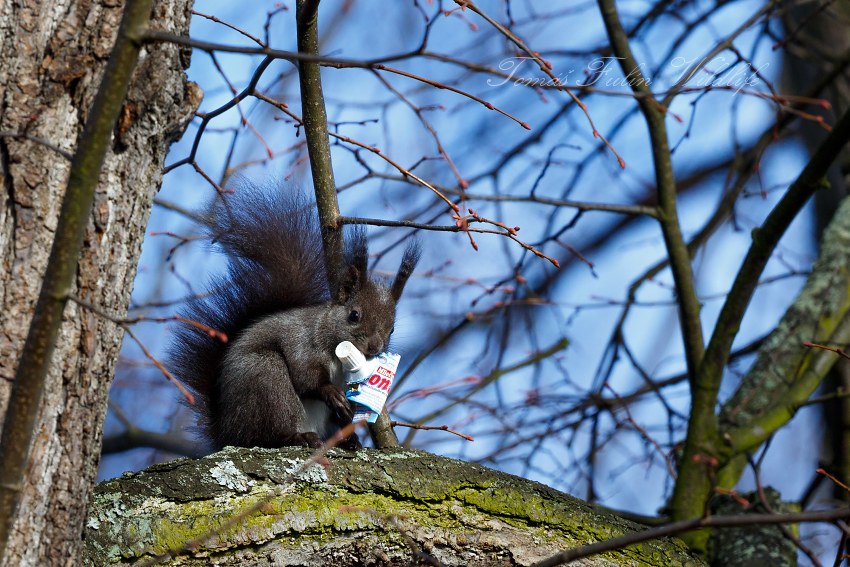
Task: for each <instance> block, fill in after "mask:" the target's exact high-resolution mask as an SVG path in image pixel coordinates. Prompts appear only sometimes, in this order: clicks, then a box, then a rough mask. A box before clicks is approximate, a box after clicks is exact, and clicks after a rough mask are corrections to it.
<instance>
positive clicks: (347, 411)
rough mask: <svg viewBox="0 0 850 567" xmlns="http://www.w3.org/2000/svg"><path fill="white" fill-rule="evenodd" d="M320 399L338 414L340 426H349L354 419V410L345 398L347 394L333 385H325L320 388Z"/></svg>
mask: <svg viewBox="0 0 850 567" xmlns="http://www.w3.org/2000/svg"><path fill="white" fill-rule="evenodd" d="M319 397H320V398H321V400H322V401H323V402H325V404H327V406H328V407H329V408H330V409H331V410H332V411H333V412H334V413H335V414H336V417H337V421H338V423H339V424H340V425H348V424H349V423H351V418H352V417H354V408H352V407H351V402H349V401H348V398H346V397H345V393H344V392H343V391H342V390H340V389H339V387H337V386H334V385H333V384H324V385H322V386H321V387H320V388H319Z"/></svg>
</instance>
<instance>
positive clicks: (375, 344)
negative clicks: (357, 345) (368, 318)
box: [366, 339, 384, 356]
mask: <svg viewBox="0 0 850 567" xmlns="http://www.w3.org/2000/svg"><path fill="white" fill-rule="evenodd" d="M366 348H367V349H368V350H369V352H368V353H367V354H368V355H369V356H375V355H376V354H378V353H380V352H381V351H382V350H384V349H383V345H382V344H381V342H380V341H378V340H375V339H373V340H371V341H369V344H368V345H366Z"/></svg>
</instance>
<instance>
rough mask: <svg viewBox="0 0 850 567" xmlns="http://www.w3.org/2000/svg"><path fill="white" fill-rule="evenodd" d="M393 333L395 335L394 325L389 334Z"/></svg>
mask: <svg viewBox="0 0 850 567" xmlns="http://www.w3.org/2000/svg"><path fill="white" fill-rule="evenodd" d="M393 333H395V325H393V328H392V329H390V334H391V335H392V334H393Z"/></svg>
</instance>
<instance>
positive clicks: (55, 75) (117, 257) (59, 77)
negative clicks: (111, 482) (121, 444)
mask: <svg viewBox="0 0 850 567" xmlns="http://www.w3.org/2000/svg"><path fill="white" fill-rule="evenodd" d="M190 5H191V1H190V0H184V1H179V2H173V1H171V2H165V1H163V2H159V3H157V5H156V6H155V8H154V13H153V18H152V27H154V28H157V29H167V30H172V31H176V32H178V33H185V32H186V30H187V28H188V19H189V8H190ZM121 13H122V4H121V2H119V1H117V0H87V1H84V0H60V1H59V2H41V1H39V0H17V1H6V2H2V3H0V175H2V183H3V190H4V197H3V200H2V202H0V257H2V262H3V266H4V270H3V272H2V274H0V301H2V309H1V310H0V320H2V323H3V333H2V335H0V378H2V380H0V408H2V409H3V412H5V408H6V405H7V401H8V399H9V392H10V389H11V383H12V380H13V379H14V376H15V370H16V364H17V360H18V356H19V354H20V350H21V348H22V346H23V343H24V339H25V337H26V334H27V327H28V325H29V321H30V318H31V314H32V309H33V306H34V304H35V300H36V297H37V295H38V292H39V289H40V285H41V276H42V273H43V272H44V268H45V264H46V261H47V256H48V254H49V251H50V246H51V241H52V238H53V231H54V228H55V226H56V221H57V215H58V211H59V205H60V201H61V198H62V193H63V189H64V187H65V183H66V180H67V175H68V166H69V162H68V160H67V159H66V157H63V155H62V152H63V151H64V152H69V153H70V152H73V151H74V149H75V144H76V140H77V138H78V136H79V134H80V132H81V131H82V128H83V124H84V122H85V119H86V117H87V113H88V111H89V108H90V106H91V102H92V99H93V98H94V93H95V92H96V90H97V88H98V86H99V83H100V77H101V74H102V71H103V67H104V64H105V62H106V60H107V58H108V56H109V52H110V49H111V47H112V45H113V42H114V38H115V33H116V31H117V28H118V23H119V21H120V19H121ZM187 65H188V53H187V52H185V51H181V50H178V49H176V48H175V47H173V46H148V47H146V48H145V49H144V50H143V53H142V56H141V59H140V64H139V68H138V69H137V70H136V73H135V77H134V81H133V84H132V86H131V88H130V92H129V94H128V97H127V101H126V103H125V106H124V111H123V112H122V117H121V120H120V121H119V123H118V124H117V125H116V129H115V132H114V138H113V143H112V150H111V152H110V153H109V155H108V156H107V159H106V163H105V165H104V169H103V171H102V173H101V176H100V183H99V185H98V189H97V194H96V198H95V206H94V210H93V211H92V215H91V219H90V221H89V226H88V228H87V230H86V236H85V242H84V245H83V249H82V251H81V256H80V265H79V269H78V276H77V281H76V286H75V289H73V290H71V293H72V294H73V295H75V296H77V297H80V298H82V299H84V300H85V301H87V302H89V303H92V304H95V305H98V306H100V307H103V308H104V309H105V310H107V311H109V312H111V313H115V314H118V315H121V314H122V313H123V311H124V309H125V308H126V305H127V301H128V298H129V294H130V291H131V289H132V283H133V277H134V274H135V267H136V262H137V259H138V254H139V251H140V248H141V242H142V236H143V233H144V228H145V225H146V223H147V219H148V213H149V210H150V205H151V200H152V198H153V194H154V193H155V191H156V189H157V188H158V187H159V184H160V181H161V173H160V170H161V167H162V162H163V159H164V156H165V152H166V150H167V149H168V146H169V144H170V142H171V141H172V140H173V139H174V137H175V136H176V135H177V134H179V132H180V130H181V129H182V127H183V125H184V124H185V122H186V121H187V120H188V119H189V118H190V117H191V113H192V111H193V110H194V107H195V105H196V104H197V102H198V98H199V96H198V92H197V89H196V88H195V87H194V85H188V84H187V83H186V79H185V75H184V73H183V70H184V68H185V67H186V66H187ZM39 140H40V141H39ZM121 337H122V333H121V331H120V329H119V328H117V327H116V326H115V325H114V324H112V323H110V322H108V321H104V320H102V319H100V318H98V317H97V316H96V315H94V314H93V313H91V312H88V311H85V310H83V309H81V308H80V307H78V306H77V305H76V304H73V303H69V304H68V307H67V309H66V311H65V314H64V324H63V328H62V332H61V335H60V338H59V342H58V344H57V348H56V351H55V353H54V355H53V365H52V369H51V372H50V375H49V378H48V383H47V389H46V392H45V397H44V400H43V403H42V408H41V411H40V418H39V425H38V429H37V431H36V433H35V442H34V444H33V448H32V453H31V456H30V463H29V467H28V474H27V479H26V483H25V486H24V487H23V493H22V498H21V505H20V510H19V513H18V517H17V519H16V523H15V527H14V530H13V532H12V534H11V538H10V541H9V542H8V547H7V557H6V564H7V565H35V564H39V565H46V564H47V565H53V564H74V563H75V562H74V559H73V557H74V556H75V554H76V551H77V550H78V548H79V543H80V534H81V533H82V527H83V520H84V517H85V505H86V501H87V499H88V494H89V490H90V488H91V484H92V482H93V480H94V476H95V472H96V468H97V461H98V455H99V451H100V432H101V425H102V421H103V416H104V413H105V409H106V395H107V388H108V385H109V382H110V379H111V376H112V370H113V365H114V362H115V359H116V357H117V354H118V349H119V347H120V344H121ZM5 512H6V511H3V513H5Z"/></svg>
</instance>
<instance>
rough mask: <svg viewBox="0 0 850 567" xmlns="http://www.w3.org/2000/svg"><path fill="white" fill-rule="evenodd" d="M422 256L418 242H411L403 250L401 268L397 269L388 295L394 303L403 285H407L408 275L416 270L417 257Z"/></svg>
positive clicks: (399, 295)
mask: <svg viewBox="0 0 850 567" xmlns="http://www.w3.org/2000/svg"><path fill="white" fill-rule="evenodd" d="M421 254H422V247H421V246H420V244H419V240H416V239H414V240H411V241H410V242H409V243H408V245H407V248H405V249H404V256H402V258H401V266H399V268H398V273H397V274H396V276H395V279H394V280H393V285H392V287H391V288H390V293H391V295H392V296H393V299H395V300H396V301H398V300H399V298H401V292H403V291H404V285H405V284H406V283H407V280H408V279H409V278H410V275H411V274H412V273H413V270H414V269H415V268H416V264H417V262H419V256H421Z"/></svg>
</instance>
